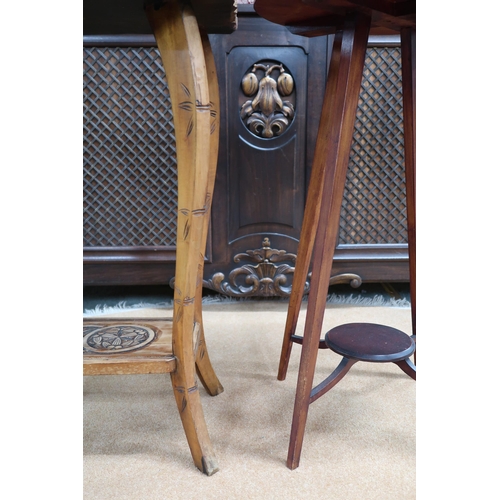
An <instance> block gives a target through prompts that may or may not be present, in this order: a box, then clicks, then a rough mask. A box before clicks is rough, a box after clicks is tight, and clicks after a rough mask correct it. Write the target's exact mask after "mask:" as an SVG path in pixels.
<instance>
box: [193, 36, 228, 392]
mask: <svg viewBox="0 0 500 500" xmlns="http://www.w3.org/2000/svg"><path fill="white" fill-rule="evenodd" d="M201 41H202V43H203V51H204V54H205V64H206V68H207V76H208V87H209V93H210V156H209V159H208V166H209V170H208V184H207V193H208V194H207V206H208V210H207V213H206V214H205V215H204V217H203V218H204V222H203V237H202V243H201V248H202V250H203V249H205V248H206V244H207V236H208V227H209V223H210V207H211V205H212V203H211V201H212V195H213V191H214V184H215V174H216V171H217V157H218V152H219V130H220V102H219V101H220V99H219V83H218V81H217V72H216V68H215V61H214V56H213V53H212V48H211V46H210V41H209V39H208V36H207V34H206V33H201ZM203 264H204V260H203V259H201V266H200V268H199V276H198V284H197V288H196V303H195V321H197V322H198V323H199V325H200V341H199V348H198V352H197V354H196V371H197V373H198V377H199V378H200V381H201V383H202V384H203V387H205V390H206V391H207V392H208V393H209V394H210V395H211V396H217V394H220V393H221V392H223V391H224V387H222V384H221V383H220V381H219V379H218V378H217V375H216V374H215V371H214V369H213V367H212V363H211V362H210V357H209V356H208V350H207V346H206V342H205V332H204V329H203V315H202V307H201V299H202V289H203V286H202V281H203Z"/></svg>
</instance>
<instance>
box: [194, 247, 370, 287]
mask: <svg viewBox="0 0 500 500" xmlns="http://www.w3.org/2000/svg"><path fill="white" fill-rule="evenodd" d="M296 260H297V256H296V255H295V254H293V253H288V252H287V251H286V250H276V249H274V248H271V242H270V240H269V238H264V241H263V242H262V248H259V249H256V250H247V251H246V252H245V253H239V254H237V255H236V256H235V257H234V262H236V263H240V262H242V261H249V263H247V264H243V265H242V266H241V267H238V268H236V269H233V270H232V271H231V272H230V273H229V276H228V280H227V281H226V280H225V275H224V274H223V273H221V272H219V273H215V274H214V275H213V276H212V278H210V279H208V280H203V286H205V287H206V288H210V289H212V290H215V291H217V292H219V293H221V294H224V295H228V296H230V297H289V296H290V293H291V289H292V286H291V284H292V280H293V273H294V272H295V267H294V266H295V261H296ZM251 263H255V264H251ZM309 280H310V276H309V277H308V281H306V284H305V287H304V293H308V292H309ZM340 283H350V285H351V286H352V287H353V288H357V287H358V286H360V285H361V278H360V277H359V276H358V275H357V274H350V273H345V274H338V275H335V276H332V277H331V278H330V285H335V284H340Z"/></svg>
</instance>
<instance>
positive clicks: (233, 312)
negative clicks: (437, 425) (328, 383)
mask: <svg viewBox="0 0 500 500" xmlns="http://www.w3.org/2000/svg"><path fill="white" fill-rule="evenodd" d="M145 314H148V315H152V316H154V315H164V314H165V310H164V309H161V310H158V309H156V310H155V309H148V310H142V311H141V316H143V315H145ZM127 315H128V316H129V317H130V316H137V311H132V312H129V313H126V312H122V313H119V314H114V315H113V316H115V317H116V316H127ZM285 319H286V303H285V302H279V301H244V302H239V303H227V304H224V303H221V304H213V305H212V304H207V305H206V306H204V324H205V330H206V338H207V344H208V347H209V350H210V351H209V352H210V356H211V359H212V362H213V364H214V366H215V369H216V371H217V373H218V376H219V378H220V380H221V382H222V384H223V385H224V388H225V391H224V393H222V394H220V395H219V396H216V397H213V398H212V397H210V396H208V395H207V394H206V393H205V392H204V391H203V390H202V391H201V393H202V399H203V404H204V412H205V418H206V420H207V424H208V428H209V432H210V435H211V438H212V442H213V445H214V448H215V451H216V453H217V456H218V462H219V468H220V471H219V472H217V473H216V474H215V475H213V476H211V477H206V476H204V475H203V474H202V473H201V472H199V471H198V470H197V469H196V468H195V467H194V465H193V463H192V461H191V456H190V453H189V449H188V446H187V442H186V439H185V437H184V433H183V430H182V426H181V422H180V418H179V416H178V413H177V409H176V406H175V402H174V398H173V395H172V388H171V384H170V378H169V376H168V375H129V376H100V377H84V398H83V408H84V433H83V437H84V458H83V464H84V498H85V499H99V500H101V499H102V500H105V499H121V500H126V499H134V500H142V499H144V500H156V499H162V500H164V499H178V498H183V499H186V500H188V499H195V498H196V499H203V500H205V499H224V500H225V499H265V500H267V499H280V500H281V499H287V498H295V499H339V500H351V499H352V500H359V499H361V498H362V499H364V500H366V499H368V500H370V499H380V500H387V499H389V498H390V499H394V500H399V499H400V500H410V499H414V498H416V492H415V490H416V488H415V382H414V381H413V380H412V379H410V378H409V377H408V376H406V375H405V374H404V373H403V372H402V371H400V369H399V368H398V367H397V366H395V365H393V364H392V363H391V364H370V363H357V364H356V365H355V366H354V367H353V368H352V369H351V371H350V372H349V373H348V374H347V376H346V377H345V378H344V379H343V380H342V381H341V382H340V383H339V384H338V385H337V386H336V387H335V388H333V389H332V390H331V391H330V392H328V393H327V394H326V395H324V396H323V397H322V398H320V399H319V400H317V401H316V402H315V403H313V405H311V407H310V409H309V416H308V420H307V426H306V433H305V439H304V446H303V450H302V456H301V462H300V466H299V467H298V469H296V470H294V471H290V470H289V469H288V468H287V467H286V465H285V462H286V456H287V450H288V439H289V432H290V425H291V418H292V410H293V403H294V395H295V384H296V380H297V372H298V360H299V355H300V346H298V345H296V346H294V349H293V353H292V360H291V363H290V368H289V371H288V376H287V380H286V381H284V382H279V381H277V380H276V372H277V366H278V360H279V355H280V349H281V342H282V332H283V328H284V324H285ZM304 319H305V313H302V314H301V318H300V321H301V324H303V321H304ZM351 321H372V322H378V323H383V324H386V325H390V326H393V327H396V328H399V329H401V330H403V331H405V332H407V333H410V330H411V326H410V324H411V323H410V310H409V309H408V308H397V307H348V306H339V305H329V306H328V307H327V310H326V314H325V322H324V325H325V326H324V331H327V330H328V329H329V328H332V327H333V326H336V325H338V324H341V323H345V322H351ZM339 359H340V358H339V356H337V355H336V354H334V353H332V352H330V351H329V350H322V351H320V352H319V359H318V365H317V369H316V378H317V380H316V381H317V382H319V381H320V380H322V379H323V378H324V377H325V376H327V375H328V374H329V373H330V372H331V370H332V369H333V368H334V367H335V366H336V365H337V363H338V361H339Z"/></svg>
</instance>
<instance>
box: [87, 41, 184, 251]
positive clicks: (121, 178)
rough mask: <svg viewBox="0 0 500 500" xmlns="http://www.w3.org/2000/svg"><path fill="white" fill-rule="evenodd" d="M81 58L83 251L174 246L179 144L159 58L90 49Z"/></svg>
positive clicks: (137, 51) (142, 51) (154, 53)
mask: <svg viewBox="0 0 500 500" xmlns="http://www.w3.org/2000/svg"><path fill="white" fill-rule="evenodd" d="M83 58H84V77H83V78H84V91H83V94H84V96H83V104H84V152H83V158H84V196H83V203H84V204H83V245H84V246H85V247H120V246H170V245H175V236H176V210H177V167H176V156H175V138H174V128H173V118H172V113H171V104H170V100H169V93H168V88H167V85H166V81H165V72H164V70H163V66H162V63H161V58H160V56H159V53H158V50H157V49H156V48H151V47H138V48H135V47H126V48H120V47H116V48H115V47H113V48H111V47H106V48H102V47H85V48H84V53H83Z"/></svg>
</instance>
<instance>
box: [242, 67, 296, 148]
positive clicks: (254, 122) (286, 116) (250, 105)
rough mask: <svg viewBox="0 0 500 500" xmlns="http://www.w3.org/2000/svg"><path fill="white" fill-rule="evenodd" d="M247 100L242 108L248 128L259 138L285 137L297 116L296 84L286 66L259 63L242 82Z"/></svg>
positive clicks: (244, 121) (243, 118)
mask: <svg viewBox="0 0 500 500" xmlns="http://www.w3.org/2000/svg"><path fill="white" fill-rule="evenodd" d="M241 90H242V92H243V95H244V98H246V99H247V100H246V101H245V102H244V103H243V105H242V106H241V108H240V117H241V119H242V121H243V123H244V124H245V126H246V127H247V128H248V130H250V132H252V133H253V134H254V135H256V136H257V137H263V138H266V139H272V138H273V137H277V136H279V135H281V134H282V133H283V132H284V131H285V130H286V129H287V128H288V126H289V125H290V123H291V122H292V120H293V117H294V115H295V82H294V79H293V77H292V75H291V74H290V73H289V72H288V71H287V70H286V69H285V68H284V66H283V64H276V63H273V62H259V63H256V64H254V65H253V67H252V68H251V69H249V70H248V72H247V73H246V74H245V76H244V77H243V79H242V80H241Z"/></svg>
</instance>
